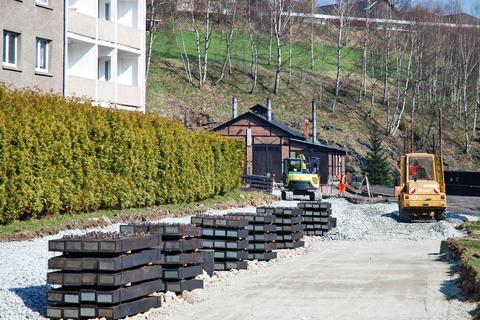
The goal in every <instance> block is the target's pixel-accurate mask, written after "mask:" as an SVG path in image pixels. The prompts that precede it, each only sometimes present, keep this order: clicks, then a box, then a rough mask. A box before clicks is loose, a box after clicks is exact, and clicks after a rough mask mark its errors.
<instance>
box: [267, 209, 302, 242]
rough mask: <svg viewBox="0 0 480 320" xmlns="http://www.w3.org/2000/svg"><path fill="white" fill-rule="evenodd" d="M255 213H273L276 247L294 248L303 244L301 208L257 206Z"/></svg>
mask: <svg viewBox="0 0 480 320" xmlns="http://www.w3.org/2000/svg"><path fill="white" fill-rule="evenodd" d="M257 213H260V214H272V215H275V226H276V233H277V239H276V241H275V243H276V248H277V249H296V248H301V247H303V246H304V245H305V242H303V241H302V240H301V239H302V238H303V225H302V210H300V209H298V208H292V207H259V208H257Z"/></svg>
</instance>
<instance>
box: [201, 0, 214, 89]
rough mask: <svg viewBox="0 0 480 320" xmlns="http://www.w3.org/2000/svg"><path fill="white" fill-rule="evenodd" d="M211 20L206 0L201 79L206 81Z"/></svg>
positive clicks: (208, 3)
mask: <svg viewBox="0 0 480 320" xmlns="http://www.w3.org/2000/svg"><path fill="white" fill-rule="evenodd" d="M211 32H212V31H211V22H210V0H208V1H207V13H206V14H205V55H204V57H203V58H204V61H203V79H202V82H203V83H205V81H207V72H208V71H207V69H208V49H209V48H210V34H211Z"/></svg>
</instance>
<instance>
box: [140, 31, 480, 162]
mask: <svg viewBox="0 0 480 320" xmlns="http://www.w3.org/2000/svg"><path fill="white" fill-rule="evenodd" d="M183 36H184V41H185V46H186V51H187V53H188V55H189V58H190V60H191V61H190V62H191V64H192V65H191V68H192V70H193V71H194V73H195V72H196V68H197V65H196V62H195V61H196V60H195V59H196V55H197V53H196V49H195V41H194V35H193V33H192V32H184V33H183ZM224 38H225V35H224V34H221V33H213V35H212V38H211V47H210V51H209V57H210V61H209V72H208V78H209V79H211V80H212V81H208V82H207V84H206V85H205V86H204V87H203V88H201V89H199V88H198V87H197V86H196V83H195V82H194V83H193V84H189V83H188V81H187V78H186V76H185V72H184V68H183V64H182V60H181V59H180V56H179V52H180V51H179V49H178V48H177V44H176V40H175V36H174V34H173V33H172V32H171V31H163V32H161V33H159V34H158V36H157V42H156V45H155V48H154V55H153V57H152V69H151V73H150V76H149V81H148V101H147V110H148V111H149V112H158V113H160V114H162V115H164V116H168V117H173V118H178V119H180V120H182V121H184V122H185V124H186V125H188V126H190V127H192V128H196V127H211V126H213V125H215V124H219V123H221V122H223V121H225V120H227V119H229V118H230V116H231V114H230V112H231V111H230V110H231V107H230V103H231V99H232V96H236V97H237V98H238V101H239V113H241V112H245V111H246V110H247V109H248V108H250V107H251V106H253V105H254V104H256V103H265V100H266V98H267V97H272V98H273V111H274V113H275V115H276V118H277V119H278V120H280V121H283V122H285V123H287V124H289V125H291V126H293V127H296V128H297V129H300V130H301V128H303V122H304V120H305V119H310V103H311V99H312V98H316V99H317V101H318V102H319V114H318V128H319V130H318V135H319V138H320V140H321V141H323V142H327V143H332V144H337V145H340V146H342V147H345V148H347V149H349V150H351V151H352V152H351V156H350V157H349V159H348V165H349V167H350V168H351V169H352V170H356V171H358V170H360V166H361V164H362V162H363V159H364V157H365V156H366V153H367V151H368V141H369V140H368V133H369V129H370V128H371V127H372V125H374V124H378V125H380V128H382V127H383V128H384V126H385V123H386V119H385V113H384V112H383V110H382V107H381V105H380V104H379V102H380V101H379V100H380V99H381V90H380V87H379V88H378V90H377V91H378V92H377V93H376V96H377V98H376V100H375V103H374V105H373V108H372V110H371V111H372V112H371V113H370V109H371V105H370V101H371V98H370V97H369V96H368V97H366V98H364V99H363V101H362V103H358V102H357V96H358V89H357V88H358V86H359V79H360V68H361V61H362V51H361V50H360V49H358V48H349V49H345V50H344V52H343V53H342V64H343V72H342V77H343V81H344V82H345V83H346V84H348V85H345V86H344V89H343V91H342V94H341V96H340V97H339V100H338V101H339V104H338V105H337V110H336V111H335V113H332V112H331V105H332V101H333V97H334V96H333V91H334V85H335V59H336V56H335V55H336V48H335V38H334V35H333V34H329V33H325V34H323V35H322V37H320V38H318V37H317V39H316V41H315V47H314V49H315V68H314V69H313V70H312V69H311V68H310V43H309V42H308V38H307V39H305V37H297V38H296V40H297V41H294V42H293V45H292V77H291V83H290V84H288V83H287V80H288V72H289V71H288V64H289V62H288V59H287V53H288V49H289V48H288V43H287V42H284V46H283V53H284V57H283V58H284V64H283V72H282V79H281V80H282V81H281V83H282V84H281V94H280V95H279V96H274V95H273V94H272V87H273V80H274V71H275V67H274V63H273V62H272V64H271V65H268V64H267V61H268V39H267V38H260V39H257V40H258V41H257V42H258V52H259V70H258V73H259V82H258V86H257V90H256V92H255V93H254V94H250V93H249V92H250V89H251V86H252V77H251V74H250V61H251V49H250V41H249V37H248V34H245V33H239V32H237V33H235V34H234V40H233V48H232V55H231V63H232V74H228V72H227V74H226V75H225V78H224V80H223V81H222V82H220V83H219V84H218V85H214V84H213V82H214V81H215V80H216V78H217V77H218V75H219V74H220V70H221V67H222V64H223V59H224V52H225V40H224ZM178 39H179V38H178V34H177V40H178ZM352 43H353V44H352V45H351V47H352V46H353V47H355V46H358V45H356V42H352ZM273 52H275V47H273ZM273 59H275V54H274V57H273ZM227 69H228V68H227ZM406 114H408V112H406ZM446 116H447V117H448V115H446ZM408 119H409V118H408V115H407V116H405V117H404V120H403V121H402V123H401V125H400V130H399V132H397V134H396V136H395V137H394V138H385V141H384V144H385V146H386V149H387V152H388V155H389V157H390V160H391V164H392V167H393V166H394V164H395V163H396V161H397V159H398V156H399V155H400V154H401V153H402V152H403V138H402V137H401V136H402V135H403V134H404V132H403V128H405V127H406V126H407V125H408V122H409V120H408ZM435 122H436V118H435V116H434V115H432V114H431V113H429V112H428V110H423V109H422V108H418V111H417V113H416V117H415V145H416V148H417V150H418V151H427V152H431V151H432V150H431V149H432V137H433V134H436V132H437V128H436V124H435ZM444 125H445V127H444V133H445V141H444V152H445V157H446V166H447V167H449V168H464V169H470V170H480V156H479V154H480V143H479V142H478V141H477V142H474V143H473V145H472V152H471V153H470V154H471V155H465V154H463V152H462V145H461V142H459V141H461V140H462V131H461V130H460V129H459V128H457V127H456V126H454V125H452V124H451V123H450V122H449V121H445V124H444Z"/></svg>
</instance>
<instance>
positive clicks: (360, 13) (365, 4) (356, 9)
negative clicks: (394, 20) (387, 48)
mask: <svg viewBox="0 0 480 320" xmlns="http://www.w3.org/2000/svg"><path fill="white" fill-rule="evenodd" d="M317 12H318V13H319V14H327V15H338V10H337V5H336V4H327V5H324V6H319V7H317ZM367 12H369V16H370V17H375V18H383V17H385V16H392V17H394V16H396V15H397V10H395V7H394V5H393V4H392V2H391V1H390V0H370V1H367V0H357V1H355V2H354V3H353V5H352V8H351V10H350V12H349V13H348V15H349V16H352V17H364V16H365V14H366V13H367Z"/></svg>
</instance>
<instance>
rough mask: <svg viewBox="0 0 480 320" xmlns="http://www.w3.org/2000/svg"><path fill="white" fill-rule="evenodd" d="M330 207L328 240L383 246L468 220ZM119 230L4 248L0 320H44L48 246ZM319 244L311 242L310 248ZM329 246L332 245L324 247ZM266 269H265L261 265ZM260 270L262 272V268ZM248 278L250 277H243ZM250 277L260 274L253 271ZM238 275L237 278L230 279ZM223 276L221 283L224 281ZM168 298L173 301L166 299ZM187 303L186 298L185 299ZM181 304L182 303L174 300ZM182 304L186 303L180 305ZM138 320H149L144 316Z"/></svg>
mask: <svg viewBox="0 0 480 320" xmlns="http://www.w3.org/2000/svg"><path fill="white" fill-rule="evenodd" d="M328 201H329V202H332V205H333V212H334V214H333V215H334V216H335V217H337V224H338V227H337V229H336V230H333V231H331V232H330V233H329V234H328V235H327V236H326V237H325V240H330V241H332V240H371V241H383V240H394V239H397V240H398V239H409V240H421V239H443V238H447V237H450V236H460V235H462V232H460V231H458V230H456V229H455V227H456V226H457V225H459V224H460V223H461V222H462V221H463V220H465V219H466V217H465V216H462V215H458V214H455V213H450V214H449V218H448V219H447V220H446V221H442V222H437V223H422V224H403V223H398V222H397V221H396V220H395V216H396V205H394V204H374V205H372V204H365V205H353V204H350V203H348V202H346V201H344V200H342V199H329V200H328ZM275 205H277V206H295V205H296V202H284V201H280V202H277V203H276V204H275ZM232 211H237V212H242V211H255V208H254V207H246V208H236V209H229V210H219V211H213V210H209V211H207V213H210V214H225V213H227V212H232ZM189 220H190V217H182V218H167V219H163V220H161V221H162V222H183V223H187V222H189ZM118 229H119V225H118V224H115V225H112V226H109V227H106V228H101V229H89V230H73V231H66V232H61V233H59V234H57V235H55V236H48V237H43V238H38V239H34V240H32V241H18V242H0V320H17V319H38V318H40V319H42V316H41V315H43V314H44V308H45V303H46V301H45V296H46V292H47V291H48V290H49V286H47V285H46V284H45V282H46V281H45V280H46V273H47V260H48V259H49V258H50V257H52V256H54V254H53V253H51V252H48V250H47V248H48V240H50V239H56V238H60V237H62V236H63V235H66V234H84V233H86V232H89V231H97V230H102V231H118ZM317 240H319V239H318V238H315V237H308V239H307V243H312V242H314V241H317ZM325 245H327V246H328V241H326V242H325ZM304 253H305V250H299V251H296V252H293V251H285V253H284V254H280V259H285V257H287V256H293V257H289V259H295V256H296V255H297V254H304ZM261 265H263V264H261ZM260 269H261V268H260ZM245 272H250V271H245ZM252 272H259V269H255V268H253V271H252ZM227 274H229V276H230V275H232V276H233V275H234V274H235V273H227ZM226 276H227V275H226V274H220V277H226ZM167 296H170V298H172V297H171V295H167ZM187 298H188V295H187ZM172 299H173V300H178V298H172ZM182 301H183V300H182ZM138 319H145V318H144V317H143V316H140V317H139V318H138Z"/></svg>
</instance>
